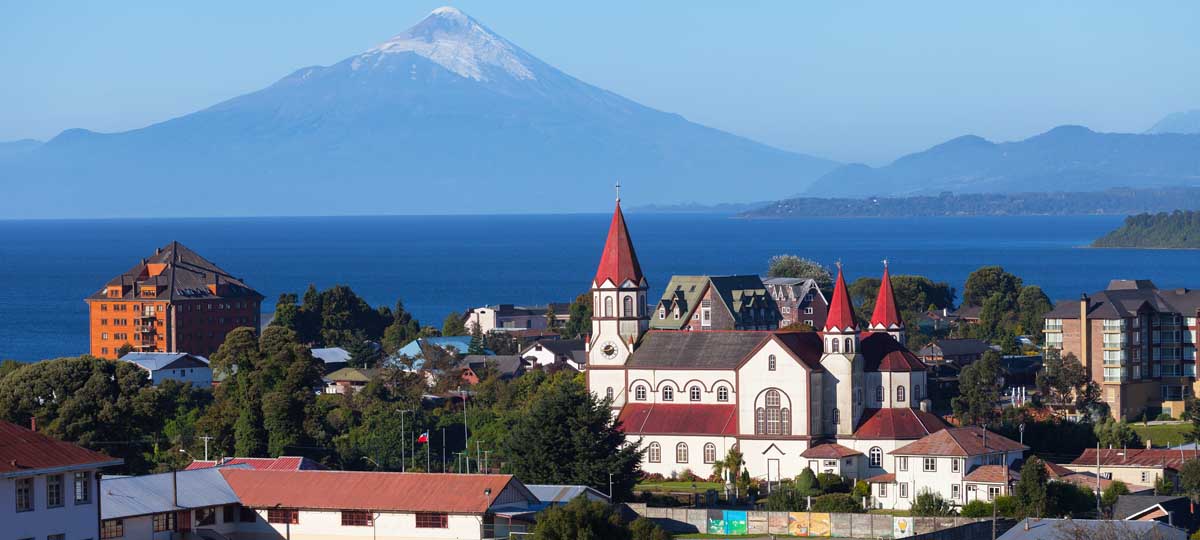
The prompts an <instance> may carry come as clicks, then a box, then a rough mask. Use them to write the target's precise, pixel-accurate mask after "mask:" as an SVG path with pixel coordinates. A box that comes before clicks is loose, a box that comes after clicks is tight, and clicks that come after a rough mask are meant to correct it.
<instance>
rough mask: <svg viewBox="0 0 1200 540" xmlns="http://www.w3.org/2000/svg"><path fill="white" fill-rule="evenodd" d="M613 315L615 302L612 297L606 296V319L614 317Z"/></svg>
mask: <svg viewBox="0 0 1200 540" xmlns="http://www.w3.org/2000/svg"><path fill="white" fill-rule="evenodd" d="M612 313H613V301H612V297H611V296H605V297H604V316H605V317H612V316H613V314H612Z"/></svg>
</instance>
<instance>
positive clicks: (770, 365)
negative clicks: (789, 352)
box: [767, 354, 775, 371]
mask: <svg viewBox="0 0 1200 540" xmlns="http://www.w3.org/2000/svg"><path fill="white" fill-rule="evenodd" d="M767 371H775V355H773V354H772V355H771V356H768V357H767Z"/></svg>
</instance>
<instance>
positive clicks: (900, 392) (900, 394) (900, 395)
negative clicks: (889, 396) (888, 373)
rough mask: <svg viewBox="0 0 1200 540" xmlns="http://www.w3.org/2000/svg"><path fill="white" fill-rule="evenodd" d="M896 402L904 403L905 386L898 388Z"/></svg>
mask: <svg viewBox="0 0 1200 540" xmlns="http://www.w3.org/2000/svg"><path fill="white" fill-rule="evenodd" d="M896 401H904V385H900V386H897V387H896Z"/></svg>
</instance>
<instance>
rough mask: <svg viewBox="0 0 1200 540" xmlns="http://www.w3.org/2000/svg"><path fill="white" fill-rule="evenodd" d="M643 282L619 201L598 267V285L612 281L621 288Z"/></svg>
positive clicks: (640, 267) (640, 268)
mask: <svg viewBox="0 0 1200 540" xmlns="http://www.w3.org/2000/svg"><path fill="white" fill-rule="evenodd" d="M643 280H644V278H643V277H642V266H641V265H640V264H638V259H637V252H636V251H634V249H633V240H632V239H631V238H629V229H628V228H627V227H626V226H625V215H624V214H622V213H621V201H619V200H618V201H617V207H616V209H615V210H613V217H612V223H611V224H610V225H609V227H608V239H607V240H605V241H604V251H603V252H602V254H601V256H600V264H599V265H597V267H596V284H597V285H601V284H603V283H604V282H605V281H612V282H613V284H615V285H617V286H620V285H621V284H623V283H625V282H626V281H632V282H634V283H639V284H640V283H641V282H642V281H643Z"/></svg>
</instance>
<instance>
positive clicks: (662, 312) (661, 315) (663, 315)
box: [658, 308, 667, 319]
mask: <svg viewBox="0 0 1200 540" xmlns="http://www.w3.org/2000/svg"><path fill="white" fill-rule="evenodd" d="M658 318H659V319H665V318H667V309H666V308H658Z"/></svg>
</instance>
